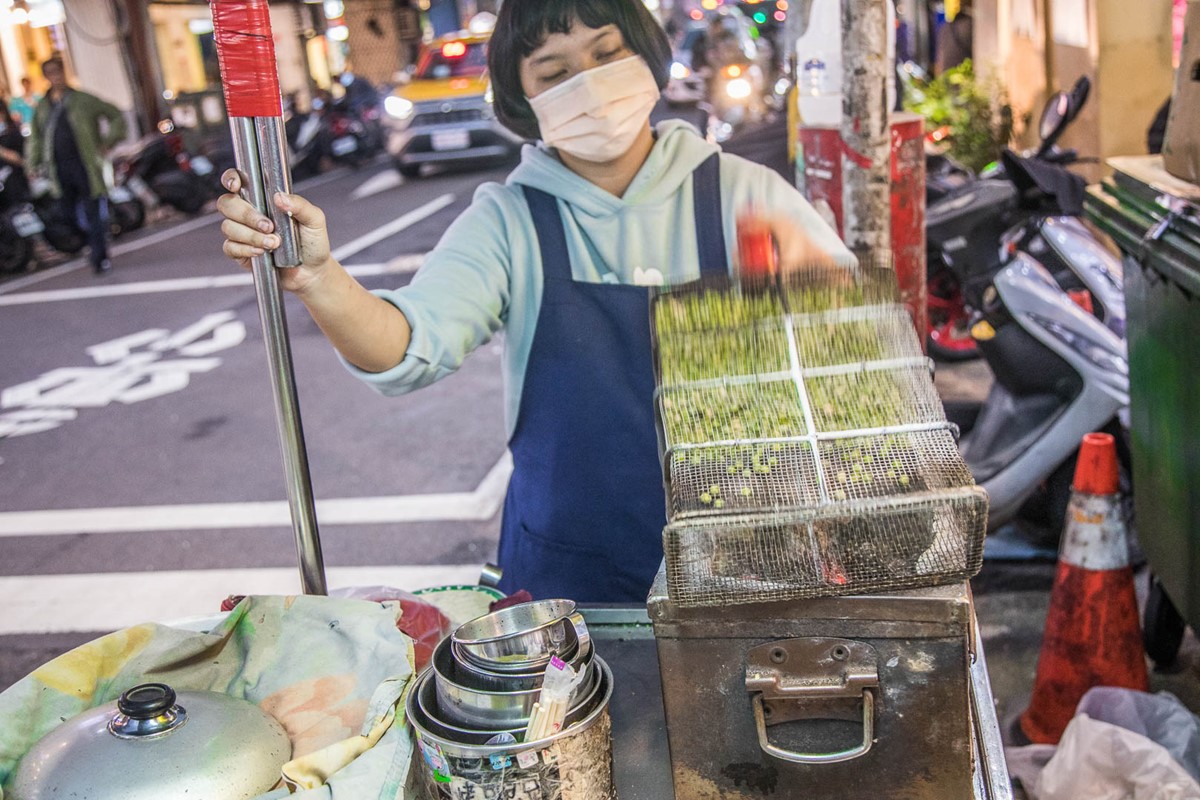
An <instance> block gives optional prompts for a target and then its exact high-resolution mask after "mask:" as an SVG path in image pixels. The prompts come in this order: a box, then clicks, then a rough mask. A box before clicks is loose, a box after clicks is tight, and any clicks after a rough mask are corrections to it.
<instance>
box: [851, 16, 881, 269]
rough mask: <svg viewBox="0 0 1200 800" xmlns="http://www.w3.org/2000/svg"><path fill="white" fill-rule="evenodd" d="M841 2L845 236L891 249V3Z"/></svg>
mask: <svg viewBox="0 0 1200 800" xmlns="http://www.w3.org/2000/svg"><path fill="white" fill-rule="evenodd" d="M891 1H892V0H842V75H843V77H842V141H843V142H844V147H845V150H844V153H843V155H842V174H843V195H842V208H843V213H844V221H843V227H844V234H845V235H844V238H845V241H846V245H847V246H849V247H850V249H851V250H854V251H858V252H869V253H872V254H878V255H883V254H885V253H887V252H889V251H890V249H891V238H892V237H891V228H892V226H891V124H890V123H891V121H890V116H891V109H890V108H888V98H887V74H888V73H887V71H888V70H889V69H892V68H893V66H892V64H891V63H890V61H889V59H888V30H887V19H888V15H887V8H886V5H885V4H886V3H889V2H891Z"/></svg>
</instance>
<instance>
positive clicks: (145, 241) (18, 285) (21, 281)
mask: <svg viewBox="0 0 1200 800" xmlns="http://www.w3.org/2000/svg"><path fill="white" fill-rule="evenodd" d="M220 218H221V216H220V215H219V214H209V215H207V216H204V217H198V218H196V219H189V220H187V221H186V222H181V223H179V224H178V225H172V226H171V227H170V228H167V229H166V230H162V231H159V232H158V233H152V234H150V235H149V236H146V237H144V238H141V239H137V240H136V241H132V242H124V243H121V244H116V245H113V246H112V247H111V248H109V253H110V255H111V256H112V257H113V258H118V257H120V256H123V255H126V254H128V253H133V252H136V251H138V250H143V249H145V248H147V247H150V246H151V245H156V244H161V243H162V242H167V241H170V240H171V239H174V238H175V237H176V236H180V235H182V234H185V233H188V232H189V231H194V230H199V229H200V228H204V227H207V226H209V225H212V224H213V223H214V222H217V221H218V220H219V219H220ZM85 266H87V260H86V259H82V258H77V259H75V260H74V261H69V262H67V263H66V264H60V265H59V266H57V267H53V268H51V269H48V270H45V271H43V272H37V273H34V274H33V275H28V276H26V277H24V278H17V279H16V280H12V281H6V282H5V283H4V284H2V285H0V294H8V293H9V292H15V291H17V290H18V289H24V288H25V287H26V286H33V285H34V284H37V283H41V282H42V281H46V280H49V279H51V278H57V277H58V276H60V275H66V274H67V273H70V272H74V271H75V270H78V269H81V268H83V267H85Z"/></svg>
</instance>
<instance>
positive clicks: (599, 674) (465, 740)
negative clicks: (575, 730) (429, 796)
mask: <svg viewBox="0 0 1200 800" xmlns="http://www.w3.org/2000/svg"><path fill="white" fill-rule="evenodd" d="M592 670H593V671H594V673H595V679H594V680H593V681H591V683H592V684H593V686H592V688H591V690H590V691H589V692H587V694H586V695H585V696H584V697H582V698H581V699H580V700H579V702H577V703H575V704H574V705H573V706H572V708H571V710H570V711H568V712H567V718H566V721H565V722H564V723H563V727H564V728H566V727H569V726H571V725H573V724H575V723H576V722H579V721H580V720H582V719H584V718H586V717H587V716H588V715H589V714H591V713H592V712H593V711H594V710H595V709H596V704H597V703H598V702H599V701H600V700H601V699H602V698H603V697H605V695H606V694H607V692H608V690H609V689H608V687H609V686H610V685H611V683H612V673H611V672H610V671H609V668H608V665H607V664H605V663H604V662H603V661H602V660H601V659H599V658H597V659H596V663H595V665H594V666H593V667H592ZM408 710H409V714H410V716H412V717H413V719H414V721H415V722H416V723H417V724H418V725H419V726H420V727H421V728H424V729H425V730H426V731H428V732H429V733H432V734H434V735H435V736H440V737H442V738H444V739H448V740H450V741H453V742H458V743H459V744H469V745H484V744H487V742H488V740H490V739H491V738H492V737H494V736H496V735H497V734H501V733H508V734H511V735H512V736H513V737H514V738H515V739H517V741H518V742H519V741H521V739H522V738H523V737H524V735H525V728H526V727H527V725H528V720H526V721H525V722H524V723H522V724H520V725H517V726H512V727H505V728H497V729H492V728H475V727H463V726H462V725H461V724H459V725H456V724H454V723H452V722H449V721H447V720H446V719H445V716H446V715H445V714H444V713H443V712H442V710H441V707H440V706H439V705H438V699H437V675H436V673H435V672H434V671H433V669H432V668H430V669H427V670H425V672H423V673H421V675H420V677H418V678H417V685H416V686H415V687H413V690H412V696H411V697H410V698H409V701H408Z"/></svg>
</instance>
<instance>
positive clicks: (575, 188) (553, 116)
mask: <svg viewBox="0 0 1200 800" xmlns="http://www.w3.org/2000/svg"><path fill="white" fill-rule="evenodd" d="M488 61H489V72H490V75H491V79H492V89H493V94H494V100H495V109H496V114H497V116H498V118H499V119H500V120H501V122H503V123H504V124H505V125H506V126H508V128H510V129H511V130H512V131H514V132H515V133H517V134H518V135H521V136H523V137H526V138H529V139H540V140H541V141H540V143H539V144H537V145H529V146H526V147H525V149H524V151H523V153H522V160H521V164H520V165H519V166H518V167H517V168H516V169H515V170H514V171H513V173H512V174H511V175H510V176H509V177H508V180H507V182H506V183H505V184H504V185H498V184H487V185H484V186H482V187H481V188H480V189H479V190H478V191H477V192H476V194H475V199H474V202H473V203H472V204H471V206H470V207H469V208H468V209H467V210H466V211H465V212H463V214H462V216H461V217H459V219H458V220H457V221H456V222H455V223H454V224H453V225H452V226H451V227H450V228H449V230H448V231H447V232H446V234H445V236H444V237H443V238H442V240H441V242H440V243H439V245H438V246H437V247H436V248H435V249H434V250H433V252H432V253H430V254H429V256H428V258H427V260H426V261H425V264H424V265H423V267H422V268H421V270H420V271H419V273H418V274H417V276H416V277H415V278H414V280H413V281H412V283H411V284H410V285H409V286H407V287H404V288H402V289H397V290H392V291H383V292H379V293H371V292H369V291H367V290H366V289H365V288H364V287H363V286H362V285H361V284H359V283H357V282H356V281H355V280H354V278H352V277H351V276H350V275H349V274H348V273H347V272H346V270H345V269H344V268H343V267H342V266H341V265H340V264H338V263H337V262H336V261H335V260H334V259H333V258H332V256H331V255H330V249H329V236H328V232H327V230H326V224H325V216H324V214H323V213H322V212H321V210H320V209H318V208H317V207H315V206H314V205H312V204H311V203H309V202H308V201H307V200H305V199H303V198H301V197H299V196H296V195H277V196H276V197H275V198H274V202H275V204H276V206H278V208H280V209H281V210H283V211H286V212H289V213H291V214H292V216H293V218H294V219H295V220H296V222H297V223H298V224H299V235H300V251H301V260H302V263H301V265H300V266H299V267H297V268H294V269H284V270H281V271H280V284H281V285H282V286H283V288H285V289H287V290H290V291H291V292H293V293H295V294H296V296H298V297H299V298H300V299H301V300H302V301H303V302H304V303H305V305H306V306H307V307H308V310H309V312H310V313H311V314H312V316H313V318H314V319H315V320H316V322H317V324H318V325H319V326H320V327H321V329H322V330H323V331H324V332H325V334H326V336H327V337H328V338H329V339H330V341H331V342H332V343H333V344H334V346H335V347H336V348H337V350H338V351H339V352H340V354H341V355H342V357H343V358H344V360H345V362H346V365H347V366H348V367H349V369H350V370H351V372H353V373H354V374H355V375H357V376H358V377H360V378H361V379H362V380H364V381H366V382H367V383H368V384H371V385H372V386H374V387H375V388H377V389H378V390H379V391H381V392H382V393H384V394H401V393H404V392H408V391H411V390H414V389H417V388H420V387H423V386H427V385H429V384H431V383H433V382H434V381H436V380H438V379H440V378H443V377H445V376H447V375H450V374H451V373H453V372H454V371H455V370H456V369H458V367H459V366H460V365H461V364H462V362H463V359H465V358H466V356H467V355H468V354H469V353H470V352H471V351H472V350H474V349H476V348H477V347H479V346H481V345H483V344H484V343H486V342H487V341H488V340H489V339H491V337H492V336H494V335H495V334H496V333H497V332H499V331H500V330H501V329H504V330H505V331H506V339H505V356H504V369H505V372H506V376H505V377H506V380H505V385H506V387H507V392H506V398H505V416H506V421H507V424H508V431H509V447H510V449H511V450H512V455H513V474H512V478H511V481H510V483H509V489H508V497H507V499H506V501H505V506H504V519H503V524H502V531H501V538H500V555H499V561H500V566H501V567H503V569H504V577H503V581H502V584H501V588H503V589H505V590H506V591H509V592H512V591H514V590H517V589H520V588H526V589H529V590H530V591H531V592H532V593H533V594H534V595H535V596H538V597H560V596H561V597H571V598H574V599H576V600H580V601H608V602H622V601H642V600H645V597H646V594H647V592H648V590H649V588H650V583H651V581H652V579H653V577H654V574H655V572H656V571H657V570H658V565H659V562H660V561H661V559H662V529H663V526H664V525H665V523H666V511H665V509H666V503H665V499H664V494H663V484H662V468H661V464H660V462H659V458H658V444H657V438H656V434H655V428H654V412H653V393H654V375H653V357H652V352H651V345H650V329H649V324H648V320H649V292H648V289H647V286H649V285H655V284H660V283H664V282H667V283H673V284H674V283H683V282H685V281H689V280H695V279H697V278H699V277H700V276H701V275H702V274H704V275H713V274H728V272H729V269H730V264H731V263H732V258H733V255H734V254H735V253H736V238H737V237H736V234H737V228H738V221H739V217H741V218H742V219H744V216H743V215H745V214H746V213H747V209H750V208H753V209H756V210H757V212H756V213H757V215H758V216H759V217H760V218H759V219H756V220H755V222H756V223H758V224H761V225H765V226H769V228H770V229H771V231H772V233H773V234H774V236H775V239H776V241H777V242H778V245H779V249H780V262H781V265H782V267H783V268H785V269H795V268H801V267H811V266H813V265H814V264H823V265H825V266H826V267H828V268H836V267H835V265H834V262H835V260H836V262H838V263H852V262H853V257H852V256H851V255H850V253H849V251H848V250H847V249H846V247H845V245H843V244H842V242H841V241H840V240H839V239H838V237H837V234H836V233H834V231H833V230H832V229H831V228H830V227H829V226H828V225H826V224H825V222H823V221H822V219H821V218H820V216H818V215H817V213H816V212H815V211H814V210H813V208H812V207H811V206H810V205H809V204H808V203H807V202H806V201H805V199H804V197H803V196H802V195H800V193H799V192H797V191H796V189H795V188H794V187H792V186H791V185H790V184H789V183H787V182H786V181H785V180H784V179H783V178H781V177H779V176H778V175H777V174H775V173H773V172H771V171H770V170H769V169H767V168H766V167H763V166H761V165H758V164H753V163H751V162H748V161H746V160H744V159H741V158H738V157H736V156H731V155H723V154H722V153H721V152H720V150H719V149H718V148H717V147H716V146H715V145H712V144H710V143H708V142H707V141H705V140H704V139H702V138H701V137H700V136H699V135H698V134H697V133H696V131H695V129H693V128H692V127H691V126H689V125H687V124H686V123H683V122H680V121H678V120H669V121H665V122H662V123H660V124H659V125H658V126H657V128H652V127H651V125H650V112H651V109H652V108H653V107H654V105H655V103H656V102H657V100H658V98H659V92H660V91H661V89H662V88H663V87H664V86H665V85H666V82H667V78H668V73H669V69H670V65H671V48H670V45H669V43H668V41H667V37H666V34H665V33H664V32H663V30H662V28H661V27H659V25H658V23H657V22H656V21H655V20H654V18H653V17H652V16H651V15H650V12H649V11H648V10H647V9H646V6H645V4H644V3H643V2H642V0H506V2H505V3H504V5H503V6H501V9H500V13H499V19H498V20H497V23H496V28H495V31H494V33H493V35H492V39H491V42H490V50H489V54H488ZM223 181H224V182H225V186H226V187H227V188H228V189H229V190H230V192H231V193H230V194H226V195H224V196H222V197H221V199H220V200H219V201H218V208H219V209H220V211H221V213H222V214H223V215H224V216H225V217H226V219H225V221H224V222H223V223H222V232H223V233H224V235H225V237H226V241H225V243H224V250H225V253H226V255H227V256H229V257H230V258H232V259H234V260H237V261H238V262H239V263H241V265H242V266H243V267H246V268H248V267H249V266H250V260H251V259H252V258H254V257H257V256H260V255H262V254H263V253H264V252H265V251H267V250H271V249H274V248H276V247H278V246H279V238H278V237H277V236H276V235H275V234H274V233H272V230H273V229H272V226H271V223H270V221H269V219H267V217H265V216H264V215H262V214H260V213H259V212H258V211H256V210H255V208H254V207H253V206H252V205H251V204H250V203H248V202H246V201H245V200H243V199H241V198H240V197H238V195H237V194H236V193H237V192H238V191H240V189H241V187H242V184H241V179H240V177H239V176H238V174H237V172H236V171H229V172H227V173H226V174H225V175H224V176H223ZM416 455H417V454H415V453H412V454H407V455H406V454H403V453H401V454H398V457H401V458H403V457H409V456H413V457H415V456H416Z"/></svg>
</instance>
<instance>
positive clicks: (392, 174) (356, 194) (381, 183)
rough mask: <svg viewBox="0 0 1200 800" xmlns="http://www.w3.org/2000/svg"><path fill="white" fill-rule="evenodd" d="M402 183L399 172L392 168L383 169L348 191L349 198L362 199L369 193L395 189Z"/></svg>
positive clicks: (368, 195)
mask: <svg viewBox="0 0 1200 800" xmlns="http://www.w3.org/2000/svg"><path fill="white" fill-rule="evenodd" d="M403 185H404V178H402V177H400V173H399V172H396V170H394V169H389V170H384V171H383V172H380V173H378V174H377V175H374V176H373V177H371V178H368V179H367V180H365V181H363V182H362V184H361V185H360V186H359V187H358V188H357V189H355V190H354V191H353V192H351V193H350V199H351V200H362V199H363V198H366V197H370V196H371V195H375V194H380V193H381V192H386V191H387V190H389V189H396V188H398V187H401V186H403Z"/></svg>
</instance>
